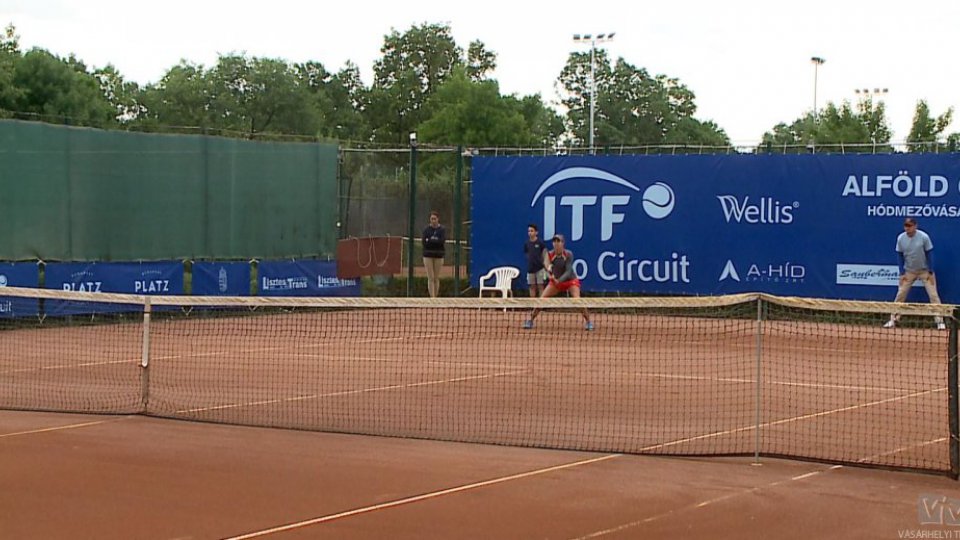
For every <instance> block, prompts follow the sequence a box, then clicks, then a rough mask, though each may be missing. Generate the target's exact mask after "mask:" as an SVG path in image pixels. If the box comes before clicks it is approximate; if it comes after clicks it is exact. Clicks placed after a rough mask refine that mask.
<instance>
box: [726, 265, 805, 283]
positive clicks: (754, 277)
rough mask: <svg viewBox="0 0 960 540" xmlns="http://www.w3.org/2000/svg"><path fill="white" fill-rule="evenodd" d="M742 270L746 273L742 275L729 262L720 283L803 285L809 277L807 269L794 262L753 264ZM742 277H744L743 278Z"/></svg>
mask: <svg viewBox="0 0 960 540" xmlns="http://www.w3.org/2000/svg"><path fill="white" fill-rule="evenodd" d="M741 268H746V271H745V272H743V273H742V274H741V271H740V270H738V269H737V266H736V265H735V264H734V263H733V261H732V260H727V264H726V265H724V267H723V270H722V271H721V272H720V278H719V279H717V281H719V282H723V281H727V280H732V281H736V282H737V283H740V282H745V283H803V282H804V280H805V279H806V277H807V268H806V267H805V266H803V265H801V264H795V263H792V262H784V263H772V264H766V263H764V264H759V263H751V264H748V265H745V266H742V267H741ZM741 275H742V277H741Z"/></svg>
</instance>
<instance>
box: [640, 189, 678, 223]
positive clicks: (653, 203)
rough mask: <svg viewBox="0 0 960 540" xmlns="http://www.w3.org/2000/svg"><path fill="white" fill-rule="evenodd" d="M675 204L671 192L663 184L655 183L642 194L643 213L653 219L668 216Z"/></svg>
mask: <svg viewBox="0 0 960 540" xmlns="http://www.w3.org/2000/svg"><path fill="white" fill-rule="evenodd" d="M675 202H676V198H675V197H674V195H673V190H672V189H670V186H668V185H666V184H664V183H663V182H657V183H655V184H653V185H651V186H650V187H648V188H647V189H646V191H644V192H643V211H644V212H646V213H647V215H648V216H650V217H652V218H653V219H663V218H665V217H667V216H669V215H670V213H671V212H673V205H674V203H675Z"/></svg>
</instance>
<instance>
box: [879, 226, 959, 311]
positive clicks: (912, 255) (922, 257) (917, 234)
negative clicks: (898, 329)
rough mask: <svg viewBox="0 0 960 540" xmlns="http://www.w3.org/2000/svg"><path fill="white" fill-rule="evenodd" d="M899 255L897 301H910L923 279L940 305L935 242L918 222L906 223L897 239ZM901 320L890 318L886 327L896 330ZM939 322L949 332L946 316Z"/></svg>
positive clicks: (932, 302) (925, 285)
mask: <svg viewBox="0 0 960 540" xmlns="http://www.w3.org/2000/svg"><path fill="white" fill-rule="evenodd" d="M897 254H898V255H899V256H900V287H899V289H897V297H896V299H895V300H894V302H903V301H904V300H906V298H907V293H909V292H910V287H912V286H913V282H914V281H916V280H918V279H919V280H920V281H922V282H923V286H924V288H925V289H927V295H928V296H930V303H931V304H939V303H940V295H939V294H937V280H936V278H935V277H934V274H933V242H931V241H930V236H929V235H928V234H927V233H925V232H923V231H921V230H920V229H918V228H917V220H915V219H913V218H907V219H906V220H905V221H904V222H903V232H902V233H900V236H898V237H897ZM898 319H899V317H898V316H897V315H896V314H893V315H890V320H889V321H887V323H886V324H884V325H883V327H884V328H893V327H894V326H896V325H897V320H898ZM936 321H937V328H938V329H940V330H946V329H947V326H946V325H945V324H944V323H943V318H942V317H937V319H936Z"/></svg>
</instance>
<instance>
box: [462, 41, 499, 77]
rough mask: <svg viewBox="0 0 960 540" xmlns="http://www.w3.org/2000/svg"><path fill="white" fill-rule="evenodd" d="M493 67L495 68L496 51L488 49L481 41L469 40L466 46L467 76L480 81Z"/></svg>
mask: <svg viewBox="0 0 960 540" xmlns="http://www.w3.org/2000/svg"><path fill="white" fill-rule="evenodd" d="M495 69H497V53H495V52H493V51H488V50H487V46H486V45H484V44H483V42H482V41H479V40H474V41H471V42H470V46H469V47H468V48H467V76H469V77H470V79H471V80H473V81H482V80H483V79H484V78H485V77H486V76H487V74H488V73H490V72H492V71H493V70H495Z"/></svg>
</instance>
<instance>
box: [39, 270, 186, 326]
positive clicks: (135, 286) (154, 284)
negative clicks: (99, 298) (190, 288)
mask: <svg viewBox="0 0 960 540" xmlns="http://www.w3.org/2000/svg"><path fill="white" fill-rule="evenodd" d="M46 288H48V289H61V290H64V291H86V292H114V293H128V294H161V295H175V294H183V263H181V262H179V261H163V262H129V263H49V264H47V266H46ZM45 306H46V307H45V311H46V313H47V314H48V315H73V314H80V313H105V312H119V311H131V310H132V309H140V308H137V306H126V305H109V304H94V303H83V302H59V301H55V302H47V303H46V304H45Z"/></svg>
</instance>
